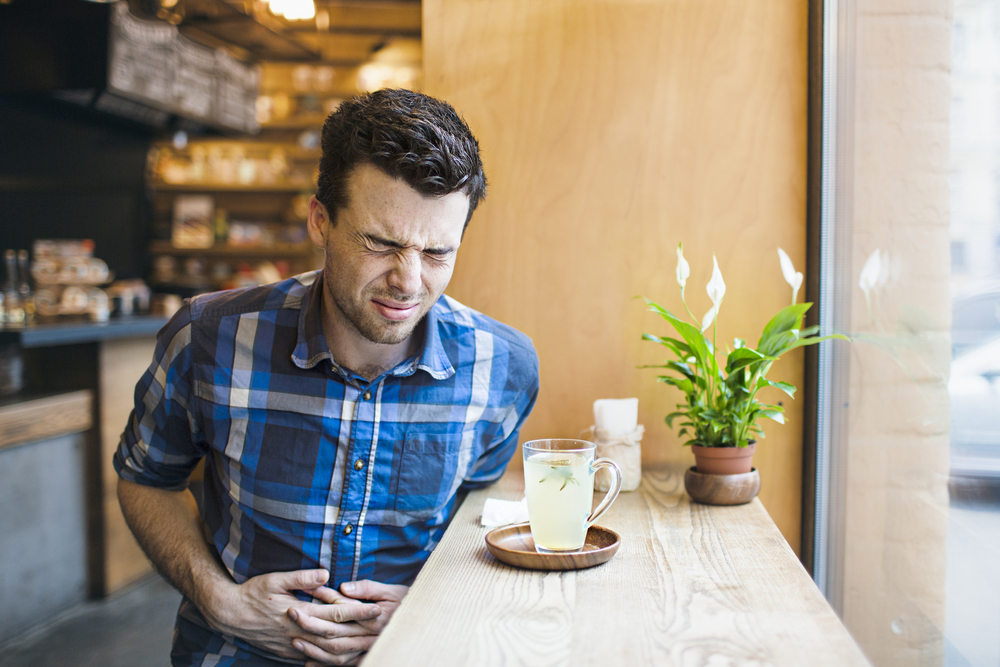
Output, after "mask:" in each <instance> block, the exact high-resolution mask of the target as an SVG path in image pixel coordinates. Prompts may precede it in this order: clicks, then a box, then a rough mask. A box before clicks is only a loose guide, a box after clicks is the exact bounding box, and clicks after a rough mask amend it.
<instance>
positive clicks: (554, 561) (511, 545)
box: [486, 523, 622, 570]
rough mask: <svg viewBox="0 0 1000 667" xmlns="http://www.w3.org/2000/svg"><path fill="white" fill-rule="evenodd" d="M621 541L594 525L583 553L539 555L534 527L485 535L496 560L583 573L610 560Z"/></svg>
mask: <svg viewBox="0 0 1000 667" xmlns="http://www.w3.org/2000/svg"><path fill="white" fill-rule="evenodd" d="M621 543H622V538H621V537H620V536H619V535H618V533H616V532H615V531H613V530H610V529H608V528H602V527H601V526H591V527H590V530H588V531H587V539H586V541H585V542H584V544H583V550H582V551H577V552H575V553H566V554H540V553H538V552H537V551H535V541H534V540H532V539H531V526H530V524H527V523H517V524H514V525H512V526H501V527H499V528H494V529H493V530H491V531H490V532H488V533H486V548H487V549H489V552H490V553H491V554H493V557H494V558H496V559H497V560H499V561H501V562H503V563H507V565H513V566H514V567H522V568H525V569H528V570H582V569H583V568H586V567H593V566H595V565H600V564H601V563H605V562H607V561H609V560H611V557H612V556H614V555H615V553H616V552H617V551H618V547H619V546H620V545H621Z"/></svg>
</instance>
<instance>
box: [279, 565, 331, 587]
mask: <svg viewBox="0 0 1000 667" xmlns="http://www.w3.org/2000/svg"><path fill="white" fill-rule="evenodd" d="M264 576H265V577H266V581H267V585H268V587H269V588H271V590H274V591H306V590H311V589H314V588H317V587H319V586H322V585H323V584H325V583H326V582H327V581H329V580H330V573H329V572H327V571H326V570H295V571H293V572H272V573H271V574H266V575H264Z"/></svg>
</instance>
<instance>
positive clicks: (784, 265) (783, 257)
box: [778, 248, 802, 303]
mask: <svg viewBox="0 0 1000 667" xmlns="http://www.w3.org/2000/svg"><path fill="white" fill-rule="evenodd" d="M778 261H779V262H781V275H783V276H785V282H786V283H788V284H789V285H791V286H792V303H795V302H796V301H798V298H799V288H800V287H802V272H801V271H796V270H795V266H794V265H793V264H792V260H791V258H789V257H788V255H787V254H786V253H785V251H784V250H782V249H781V248H778Z"/></svg>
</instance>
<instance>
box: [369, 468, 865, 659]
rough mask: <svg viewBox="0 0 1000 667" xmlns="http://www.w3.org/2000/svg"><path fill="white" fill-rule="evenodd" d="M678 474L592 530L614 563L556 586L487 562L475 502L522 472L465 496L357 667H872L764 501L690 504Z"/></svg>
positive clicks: (645, 485) (646, 485)
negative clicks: (611, 540)
mask: <svg viewBox="0 0 1000 667" xmlns="http://www.w3.org/2000/svg"><path fill="white" fill-rule="evenodd" d="M682 473H683V471H682V470H679V469H671V468H660V469H656V470H653V471H647V472H646V473H645V474H644V476H643V482H642V486H641V487H640V488H639V490H638V491H635V492H632V493H622V494H621V495H620V496H619V498H618V500H617V501H616V503H615V505H614V506H613V507H612V508H611V509H610V510H609V511H608V513H607V514H605V515H604V517H602V519H601V521H600V524H601V525H604V526H607V527H609V528H611V529H613V530H615V531H617V532H618V533H619V534H620V535H621V536H622V545H621V548H620V549H619V551H618V553H617V554H616V555H615V557H614V558H612V559H611V561H609V562H608V563H606V564H604V565H599V566H597V567H595V568H591V569H588V570H579V571H571V572H564V573H559V572H535V571H530V570H519V569H514V568H512V567H509V566H507V565H504V564H502V563H500V562H498V561H496V560H495V559H494V558H493V557H492V556H491V555H490V554H489V552H487V550H486V546H485V542H484V537H485V535H486V533H487V532H488V530H489V529H487V528H484V527H482V526H480V523H479V521H480V515H481V513H482V508H483V502H484V501H485V500H486V498H488V497H489V498H503V499H506V500H517V499H519V498H520V497H521V496H522V495H523V492H522V490H523V488H524V487H523V479H522V478H521V472H520V471H517V472H516V473H515V472H513V471H512V472H511V473H508V475H506V476H505V477H504V478H503V479H502V480H501V481H500V482H499V483H497V484H496V485H494V486H493V487H490V488H488V489H483V490H480V491H476V492H474V493H472V494H470V495H469V497H468V498H467V499H466V500H465V502H464V503H463V505H462V507H461V508H460V509H459V511H458V513H457V515H456V516H455V519H454V521H453V522H452V525H451V526H450V527H449V529H448V531H447V532H446V534H445V536H444V538H443V539H442V541H441V544H440V545H439V546H438V548H437V549H436V550H435V551H434V553H433V554H432V555H431V558H430V560H429V561H428V563H427V565H426V567H424V569H423V571H422V572H421V573H420V575H419V577H418V578H417V580H416V582H415V583H414V585H413V588H412V589H411V590H410V593H409V595H408V596H407V597H406V599H405V600H404V602H403V604H402V605H401V606H400V608H399V609H398V610H397V611H396V614H395V616H394V617H393V619H392V621H391V622H390V624H389V626H388V627H387V628H386V629H385V632H384V634H383V636H382V637H381V638H380V639H379V641H378V643H377V644H376V645H375V647H374V648H373V649H372V651H371V652H370V654H369V655H368V656H367V657H366V659H365V661H364V663H365V667H389V666H392V667H395V666H397V665H407V664H410V665H427V664H434V665H437V666H447V665H455V666H456V667H458V666H463V667H464V666H465V665H477V667H478V666H485V665H508V666H514V665H524V666H535V665H538V666H541V665H572V666H573V667H580V666H584V665H595V666H598V665H599V666H600V667H608V666H610V665H759V666H763V665H775V666H783V665H788V666H796V667H797V666H799V665H806V664H808V665H813V666H818V665H831V666H832V665H837V666H838V667H840V666H844V665H868V664H869V663H868V662H867V660H866V659H865V657H864V656H863V655H862V653H861V651H860V649H859V648H858V646H857V644H856V643H855V642H854V640H853V639H852V638H851V637H850V635H849V634H848V633H847V630H846V629H845V628H844V626H843V624H842V623H841V622H840V620H839V619H838V618H837V616H836V615H835V614H834V612H833V610H832V609H831V608H830V606H829V604H827V602H826V600H825V599H824V598H823V596H822V595H821V594H820V592H819V589H817V588H816V586H815V584H814V583H813V581H812V579H811V578H810V577H809V575H808V574H807V573H806V571H805V569H804V568H803V567H802V565H801V564H800V563H799V561H798V559H797V558H796V557H795V554H794V553H793V552H792V550H791V548H789V546H788V544H787V543H786V542H785V540H784V539H783V538H782V537H781V534H780V533H779V532H778V529H777V528H776V527H775V525H774V523H773V522H772V521H771V518H770V517H769V516H768V514H767V512H766V511H765V510H764V507H763V505H761V503H760V501H759V500H754V501H753V502H751V503H750V504H747V505H742V506H736V507H711V506H707V505H699V504H697V503H692V502H691V500H690V498H688V496H687V494H685V493H684V485H683V481H682V480H683V474H682ZM765 483H766V482H765Z"/></svg>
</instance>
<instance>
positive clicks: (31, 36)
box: [0, 0, 1000, 667]
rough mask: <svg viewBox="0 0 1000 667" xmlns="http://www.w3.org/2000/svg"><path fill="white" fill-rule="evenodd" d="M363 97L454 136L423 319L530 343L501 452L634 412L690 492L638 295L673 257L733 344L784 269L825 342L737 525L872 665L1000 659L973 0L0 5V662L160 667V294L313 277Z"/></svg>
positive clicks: (993, 298) (999, 546)
mask: <svg viewBox="0 0 1000 667" xmlns="http://www.w3.org/2000/svg"><path fill="white" fill-rule="evenodd" d="M383 87H404V88H412V89H417V90H421V91H423V92H426V93H428V94H431V95H435V96H439V97H442V98H444V99H446V100H448V101H450V102H451V103H452V104H453V105H454V106H455V107H456V108H457V109H458V110H459V112H460V113H461V114H462V115H463V116H464V117H465V118H466V119H467V120H468V122H469V124H470V125H471V126H472V128H473V130H474V131H475V132H476V133H477V136H478V138H479V140H480V143H481V145H482V149H483V155H484V159H485V163H486V169H487V174H488V177H489V181H490V192H489V196H488V198H487V199H486V200H485V202H484V203H483V205H482V206H481V208H480V209H479V210H478V211H477V213H476V216H475V218H474V219H473V221H472V223H471V225H470V227H469V230H468V233H467V234H466V236H465V239H464V242H463V247H462V251H461V252H460V254H459V259H458V264H457V268H456V272H455V276H454V278H453V280H452V283H451V286H450V288H449V290H448V291H449V293H450V294H451V295H452V296H454V297H455V298H457V299H458V300H460V301H462V302H464V303H466V304H468V305H470V306H472V307H474V308H476V309H478V310H481V311H483V312H486V313H487V314H489V315H491V316H493V317H496V318H497V319H500V320H502V321H505V322H507V323H509V324H511V325H513V326H515V327H517V328H518V329H520V330H522V331H524V332H525V333H527V334H528V335H529V336H531V337H532V339H533V341H534V343H535V345H536V347H537V349H538V352H539V356H540V359H541V369H542V392H541V395H540V398H539V401H538V404H537V407H536V409H535V411H534V413H533V414H532V416H531V418H530V420H529V421H528V422H527V424H526V426H525V428H524V431H523V432H522V439H529V438H534V437H575V436H576V434H578V433H579V432H580V431H581V430H583V429H585V428H587V427H588V426H589V425H590V424H591V423H592V418H591V416H590V410H591V406H592V403H593V401H594V400H595V399H598V398H620V397H627V396H637V397H639V406H640V407H639V414H640V422H641V423H643V424H644V425H645V427H646V435H645V437H644V439H643V460H644V462H648V463H676V464H677V465H678V466H687V465H691V463H692V461H693V459H692V457H691V455H690V453H689V452H688V451H687V450H686V449H685V448H684V447H683V446H682V444H681V441H680V440H678V439H677V438H676V436H675V435H674V434H673V432H672V431H670V430H668V429H667V427H666V426H665V424H664V423H663V416H664V415H665V414H667V413H668V412H670V411H671V409H672V406H673V404H674V403H675V402H676V400H677V395H675V394H673V393H671V391H672V390H671V389H669V388H667V387H665V386H663V385H657V383H656V382H655V378H654V377H653V376H652V375H650V374H649V372H648V371H642V370H639V369H638V368H637V367H638V366H641V365H643V364H652V363H660V362H661V360H660V359H659V358H658V356H657V355H658V353H657V351H656V349H654V346H651V345H648V344H643V342H642V341H641V335H642V333H644V332H650V333H661V332H662V328H661V327H660V326H659V325H658V323H657V321H656V319H655V318H654V317H653V316H651V315H650V314H649V313H647V312H646V311H645V310H644V308H643V306H642V303H643V302H642V301H641V300H635V299H634V298H633V297H635V296H636V295H642V296H646V297H649V298H650V299H653V300H655V301H657V302H659V303H662V304H664V305H665V306H666V307H668V308H679V307H680V304H679V302H677V301H676V293H677V292H676V283H675V282H674V266H675V261H676V255H675V252H674V250H675V248H676V246H677V244H678V243H679V242H683V244H684V251H685V256H686V257H687V258H688V260H689V261H690V262H691V270H692V274H691V277H690V279H689V281H688V291H687V294H688V295H689V303H691V304H692V306H693V308H694V309H695V310H696V311H698V309H703V310H707V308H708V305H709V300H708V297H707V295H706V294H705V293H704V290H703V289H702V286H703V285H704V284H705V283H707V281H708V278H709V275H710V272H711V266H712V262H711V260H712V256H713V254H714V255H715V256H716V258H717V259H718V263H719V266H720V268H721V270H722V272H723V275H724V276H725V280H726V284H727V293H726V303H725V304H724V306H723V309H722V313H721V315H720V319H719V327H720V328H719V338H720V340H732V338H733V337H735V336H740V337H745V338H751V337H752V336H753V335H754V333H755V332H757V331H759V330H760V329H761V328H762V326H763V325H764V324H765V323H766V321H767V319H768V317H769V315H770V314H771V313H773V312H776V311H777V310H778V309H779V308H781V307H782V306H784V305H787V301H788V294H787V291H788V288H787V286H786V285H785V283H784V281H783V278H782V274H781V271H780V270H779V268H778V261H777V249H778V248H779V247H780V248H783V249H784V250H785V251H786V252H787V253H788V254H789V255H790V257H791V258H792V260H793V263H794V264H795V266H796V268H797V269H798V270H802V271H804V272H805V287H804V292H805V297H806V299H807V300H808V301H810V302H813V303H814V304H815V305H814V307H813V309H812V310H811V311H810V317H811V319H812V323H813V324H818V325H820V326H821V327H822V328H823V330H824V332H841V333H845V334H848V335H849V336H851V337H852V339H853V342H852V343H850V344H849V345H848V344H846V343H839V342H837V343H827V344H824V346H821V347H820V349H817V350H815V351H814V352H810V353H809V354H805V353H801V354H798V355H795V354H791V355H788V357H787V358H785V359H783V360H782V361H781V362H780V363H779V364H778V365H777V366H776V367H775V374H776V377H775V378H774V379H776V380H784V381H788V382H792V383H793V384H795V385H796V386H798V387H800V389H801V391H800V392H799V393H798V394H797V395H796V399H795V400H794V401H786V402H785V407H786V410H787V424H786V425H785V426H777V425H776V426H774V427H772V428H770V429H769V430H768V433H767V436H768V437H767V439H766V440H765V441H763V442H762V443H760V445H759V446H758V450H757V456H756V458H755V465H757V467H758V468H759V470H760V473H761V477H762V479H763V487H762V490H761V493H760V500H761V502H762V503H763V504H764V507H765V508H766V509H767V511H768V513H769V514H770V515H771V517H772V519H773V520H774V522H775V523H776V524H777V526H778V528H779V529H780V530H781V532H782V535H783V536H784V537H785V539H786V540H787V541H788V543H789V545H790V546H791V548H792V549H793V550H794V551H795V552H796V554H798V555H799V556H800V558H801V560H802V563H803V566H804V567H805V568H806V569H807V570H808V571H809V572H810V574H811V575H812V576H813V578H814V580H815V581H816V583H817V585H818V586H819V588H820V590H821V591H822V592H823V593H824V595H825V596H826V598H827V600H829V602H830V604H831V605H832V606H833V608H834V609H835V610H836V611H837V613H838V614H839V615H840V617H841V618H842V619H843V621H844V623H845V625H846V626H847V628H848V630H849V631H850V632H851V634H852V635H853V636H854V638H855V639H856V640H857V641H858V643H859V645H860V646H861V648H862V649H863V651H864V652H865V654H866V655H867V656H868V658H869V659H870V660H871V662H872V664H873V665H876V666H877V667H883V666H889V665H893V666H895V665H900V666H904V665H906V666H909V665H914V666H917V665H920V666H924V665H934V666H938V665H948V666H954V667H960V666H961V667H965V666H967V665H972V666H975V667H987V666H988V667H996V666H997V665H1000V602H998V601H1000V570H998V568H997V567H996V563H997V562H998V560H1000V383H998V378H1000V0H919V1H917V0H619V1H612V0H572V1H570V0H531V1H525V0H422V1H421V0H270V1H269V2H268V1H266V0H128V1H126V0H119V1H118V2H90V1H87V0H0V253H2V255H0V285H2V297H3V300H2V302H0V304H2V305H0V504H2V507H3V510H4V511H3V512H0V665H20V664H33V665H37V664H62V663H59V662H58V658H53V657H51V656H52V655H63V654H60V653H59V651H63V652H64V654H65V655H67V656H96V657H94V658H93V660H94V662H93V663H92V664H116V663H115V662H114V659H113V658H112V657H110V656H109V655H108V654H107V653H101V651H105V652H106V651H109V650H113V649H114V646H115V643H114V642H109V641H107V640H106V639H104V638H105V637H107V636H109V635H107V634H101V633H102V632H104V630H102V628H105V627H110V628H112V629H111V630H109V631H108V632H111V635H110V636H114V637H117V639H118V640H119V644H121V643H122V638H123V637H125V638H128V637H135V638H141V639H136V641H135V642H134V643H133V644H132V645H131V646H129V647H128V650H129V651H131V652H132V653H130V655H131V658H130V659H131V662H129V661H128V660H126V661H125V662H123V663H121V664H151V665H152V664H167V663H168V657H167V656H168V651H169V648H168V647H169V643H170V634H171V630H172V628H171V624H172V619H173V614H174V612H175V609H176V603H177V599H178V597H177V594H176V593H174V592H172V591H171V590H170V589H169V588H168V587H167V586H166V585H165V584H163V583H162V582H161V581H160V580H159V579H158V578H157V576H156V575H155V574H153V573H152V570H151V567H150V565H149V563H148V562H147V561H146V560H145V558H144V556H143V555H142V553H141V552H140V550H139V549H138V547H137V545H136V544H135V542H134V540H133V539H132V537H131V535H130V533H129V532H128V530H127V527H126V526H125V524H124V521H123V519H122V516H121V513H120V511H119V510H118V507H117V501H116V498H115V476H114V473H113V470H112V468H111V453H112V452H113V451H114V449H115V447H116V445H117V442H118V436H119V434H120V433H121V430H122V428H123V427H124V424H125V422H126V419H127V417H128V414H129V411H130V410H131V400H132V389H133V387H134V385H135V382H136V381H137V379H138V378H139V376H140V375H141V373H142V372H143V370H144V369H145V367H146V365H147V364H148V363H149V360H150V358H151V355H152V350H153V344H154V337H155V334H156V331H157V330H158V329H159V328H160V327H161V326H162V325H163V324H164V323H165V322H166V321H167V318H168V317H169V316H170V315H171V314H172V313H173V312H174V311H176V309H177V308H178V307H179V306H180V304H181V302H182V300H183V299H184V298H188V297H191V296H193V295H196V294H200V293H205V292H209V291H215V290H221V289H232V288H239V287H243V286H248V285H256V284H262V283H268V282H273V281H276V280H279V279H281V278H284V277H287V276H290V275H294V274H296V273H300V272H303V271H307V270H311V269H313V268H318V267H319V266H321V262H322V254H321V252H320V251H318V250H317V249H316V248H314V247H313V246H312V244H311V243H310V242H309V240H308V238H307V236H306V234H305V226H304V225H305V218H306V213H307V210H308V201H309V197H310V196H311V194H312V193H313V190H314V187H315V179H316V170H317V165H318V161H319V155H320V149H319V139H320V129H321V126H322V122H323V120H324V118H325V117H326V115H327V114H329V113H330V112H331V111H332V110H334V109H336V108H337V105H338V104H339V103H340V102H341V101H342V100H344V99H345V98H347V97H349V96H351V95H354V94H357V93H359V92H362V91H370V90H376V89H379V88H383ZM703 310H702V312H703ZM800 352H801V351H800ZM775 400H777V398H776V397H775ZM517 459H518V457H515V461H514V462H513V463H512V466H519V465H520V464H519V462H518V460H517ZM197 483H198V480H197V479H193V480H192V484H195V485H196V484H197ZM634 539H641V536H635V537H634ZM102 624H103V625H102ZM130 632H134V633H135V634H134V635H130V634H129V633H130ZM139 644H141V645H142V646H141V648H140V647H138V645H139ZM43 648H44V651H43ZM139 650H148V651H149V657H148V659H141V660H140V659H138V658H136V657H135V655H136V654H135V651H139ZM43 654H45V655H49V656H50V658H47V659H50V660H56V661H55V662H43V661H41V660H42V659H41V658H40V657H39V656H41V655H43ZM76 662H80V660H74V663H76ZM81 664H91V663H83V662H81Z"/></svg>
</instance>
